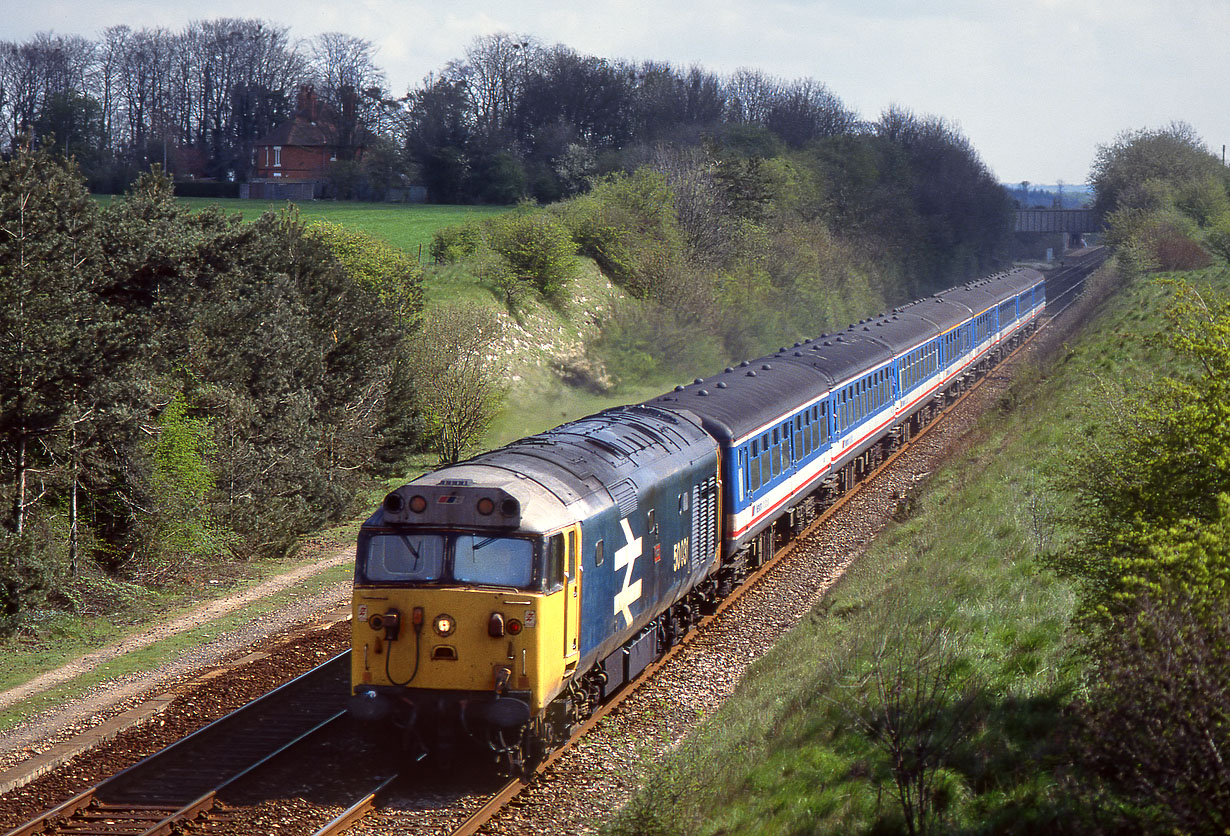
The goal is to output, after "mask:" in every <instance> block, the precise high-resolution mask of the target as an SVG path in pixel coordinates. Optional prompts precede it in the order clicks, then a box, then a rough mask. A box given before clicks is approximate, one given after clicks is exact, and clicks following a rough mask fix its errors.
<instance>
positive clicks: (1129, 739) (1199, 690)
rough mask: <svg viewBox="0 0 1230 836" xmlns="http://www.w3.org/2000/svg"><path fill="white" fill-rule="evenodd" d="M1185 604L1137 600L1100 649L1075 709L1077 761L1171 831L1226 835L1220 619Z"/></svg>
mask: <svg viewBox="0 0 1230 836" xmlns="http://www.w3.org/2000/svg"><path fill="white" fill-rule="evenodd" d="M1190 603H1191V602H1190V600H1189V599H1184V598H1182V597H1179V598H1171V599H1160V600H1155V599H1149V600H1145V601H1143V602H1142V605H1141V607H1140V608H1139V609H1138V610H1137V611H1136V612H1135V613H1133V615H1132V616H1131V617H1130V618H1128V619H1125V620H1124V622H1123V624H1122V625H1121V628H1120V629H1118V630H1116V631H1115V633H1114V634H1113V635H1112V636H1111V637H1110V639H1109V641H1108V642H1107V643H1106V645H1105V646H1104V647H1103V648H1102V649H1101V653H1100V658H1099V660H1098V662H1097V665H1096V667H1095V669H1094V673H1093V677H1092V683H1091V686H1090V690H1089V696H1088V698H1087V699H1086V700H1085V701H1084V702H1083V703H1082V704H1081V705H1080V706H1079V707H1078V714H1079V716H1080V719H1081V721H1082V725H1083V730H1084V734H1083V739H1082V745H1081V749H1082V755H1083V758H1082V760H1083V761H1084V764H1083V765H1084V766H1085V767H1086V768H1087V769H1089V770H1090V771H1091V772H1092V773H1093V774H1094V775H1096V776H1099V777H1100V778H1102V779H1103V780H1105V781H1107V782H1108V784H1109V786H1110V787H1111V788H1112V789H1114V790H1116V791H1118V792H1119V793H1120V794H1122V795H1123V796H1124V797H1126V799H1128V800H1129V801H1131V802H1134V803H1135V804H1137V805H1141V806H1143V807H1144V808H1146V809H1148V808H1150V807H1156V808H1160V809H1161V810H1162V811H1164V815H1165V816H1166V817H1168V818H1169V819H1170V820H1171V822H1170V823H1171V826H1172V828H1173V831H1172V832H1184V833H1210V834H1212V833H1226V832H1227V831H1228V830H1230V717H1227V714H1226V706H1227V705H1230V618H1226V617H1225V615H1224V613H1223V614H1222V615H1221V616H1220V617H1217V618H1213V619H1200V618H1197V617H1195V616H1194V615H1193V613H1194V612H1196V610H1197V609H1198V608H1193V607H1191V606H1189V604H1190ZM1223 606H1224V599H1223ZM1167 830H1171V828H1167Z"/></svg>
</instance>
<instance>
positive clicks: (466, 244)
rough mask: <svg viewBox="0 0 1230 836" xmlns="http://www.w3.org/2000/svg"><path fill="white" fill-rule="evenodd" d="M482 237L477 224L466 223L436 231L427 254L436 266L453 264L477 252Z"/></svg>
mask: <svg viewBox="0 0 1230 836" xmlns="http://www.w3.org/2000/svg"><path fill="white" fill-rule="evenodd" d="M482 243H483V235H482V231H481V230H480V228H479V226H478V224H475V223H472V222H469V221H467V222H466V223H463V224H457V225H456V226H446V227H444V228H443V229H439V230H436V234H435V235H433V236H431V246H430V248H429V249H428V252H430V253H431V258H432V260H433V261H435V262H436V264H453V263H455V262H458V261H461V260H462V259H463V258H469V257H470V256H472V255H474V254H476V253H477V252H478V248H479V246H480V245H481V244H482Z"/></svg>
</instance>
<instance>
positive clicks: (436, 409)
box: [410, 304, 503, 464]
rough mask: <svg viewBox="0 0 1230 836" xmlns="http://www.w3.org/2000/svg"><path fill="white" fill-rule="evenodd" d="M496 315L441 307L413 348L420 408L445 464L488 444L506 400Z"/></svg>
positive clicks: (481, 310)
mask: <svg viewBox="0 0 1230 836" xmlns="http://www.w3.org/2000/svg"><path fill="white" fill-rule="evenodd" d="M502 333H503V328H502V326H501V324H500V321H499V319H498V318H497V317H496V316H495V314H494V313H493V312H492V311H491V310H489V309H487V308H481V307H478V306H475V305H456V304H449V305H441V306H438V307H437V308H435V309H434V310H433V311H432V314H431V316H429V317H428V318H427V319H426V321H425V322H424V323H423V328H422V330H421V331H420V332H419V333H418V334H417V335H415V337H414V338H413V340H412V343H411V349H410V362H411V366H412V369H413V372H412V374H413V379H414V391H415V402H416V404H417V407H418V411H419V412H420V413H421V414H422V415H423V417H424V419H425V420H426V423H427V441H428V444H429V445H430V447H431V449H433V450H435V452H436V454H437V455H438V456H439V457H440V463H441V464H452V463H455V462H457V461H459V460H460V459H461V457H462V456H463V455H464V454H465V453H466V452H467V451H468V450H471V449H473V448H474V446H475V445H476V444H478V442H479V441H480V440H481V439H482V437H483V434H484V433H486V431H487V429H488V428H489V427H490V426H491V421H492V419H493V418H495V416H496V414H497V412H498V411H499V407H500V403H501V401H502V400H503V387H502V383H503V380H502V377H503V369H502V363H501V361H500V355H499V351H498V345H499V340H500V336H501V334H502Z"/></svg>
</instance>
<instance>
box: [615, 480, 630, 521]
mask: <svg viewBox="0 0 1230 836" xmlns="http://www.w3.org/2000/svg"><path fill="white" fill-rule="evenodd" d="M611 496H613V497H614V498H615V501H616V502H618V503H619V515H620V516H621V517H630V516H632V512H633V511H635V510H636V485H634V484H633V483H632V480H631V479H625V480H623V481H622V482H617V483H616V484H614V485H611Z"/></svg>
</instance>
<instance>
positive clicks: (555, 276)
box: [488, 211, 577, 302]
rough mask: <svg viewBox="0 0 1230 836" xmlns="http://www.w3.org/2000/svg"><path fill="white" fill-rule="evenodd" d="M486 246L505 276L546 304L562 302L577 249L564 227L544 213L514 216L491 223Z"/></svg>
mask: <svg viewBox="0 0 1230 836" xmlns="http://www.w3.org/2000/svg"><path fill="white" fill-rule="evenodd" d="M488 244H489V246H490V247H491V249H492V251H493V252H495V253H496V254H497V255H499V256H500V258H501V259H503V261H504V263H505V265H506V271H507V273H508V274H509V275H510V276H511V277H512V278H514V279H516V280H519V281H523V282H527V283H528V284H530V285H532V286H534V287H535V288H537V290H538V292H539V293H541V294H542V295H543V297H544V298H546V299H547V300H549V301H552V302H562V301H563V300H564V299H565V298H566V296H567V293H568V288H569V284H570V282H571V280H572V277H573V276H574V275H575V274H576V270H577V260H576V253H577V245H576V242H574V241H573V240H572V236H571V235H569V233H568V229H567V227H565V226H564V224H563V223H561V222H560V221H559V219H558V218H556V217H555V216H554V215H552V214H549V213H547V212H524V211H523V212H515V213H513V214H510V215H504V216H501V217H499V218H496V219H494V220H492V221H491V222H490V235H489V239H488Z"/></svg>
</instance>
